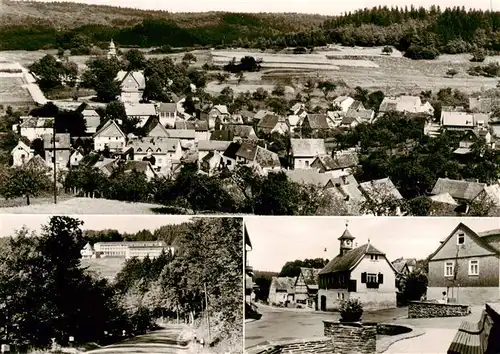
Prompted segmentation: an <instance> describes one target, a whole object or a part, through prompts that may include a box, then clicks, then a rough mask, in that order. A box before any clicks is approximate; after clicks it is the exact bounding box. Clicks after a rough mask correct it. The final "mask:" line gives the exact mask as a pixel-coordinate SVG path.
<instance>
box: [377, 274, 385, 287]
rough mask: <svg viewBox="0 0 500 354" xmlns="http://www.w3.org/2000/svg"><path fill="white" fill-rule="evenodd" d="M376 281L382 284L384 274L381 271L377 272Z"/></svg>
mask: <svg viewBox="0 0 500 354" xmlns="http://www.w3.org/2000/svg"><path fill="white" fill-rule="evenodd" d="M378 283H379V284H384V275H383V274H382V273H378Z"/></svg>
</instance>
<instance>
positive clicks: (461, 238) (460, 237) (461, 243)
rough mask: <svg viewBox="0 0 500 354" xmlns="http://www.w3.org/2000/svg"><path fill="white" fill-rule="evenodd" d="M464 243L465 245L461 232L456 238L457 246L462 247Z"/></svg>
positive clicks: (463, 235)
mask: <svg viewBox="0 0 500 354" xmlns="http://www.w3.org/2000/svg"><path fill="white" fill-rule="evenodd" d="M464 243H465V234H464V233H463V232H461V233H459V234H458V236H457V245H463V244H464Z"/></svg>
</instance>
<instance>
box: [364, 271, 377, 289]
mask: <svg viewBox="0 0 500 354" xmlns="http://www.w3.org/2000/svg"><path fill="white" fill-rule="evenodd" d="M366 287H367V288H368V289H378V279H377V274H372V273H368V274H367V275H366Z"/></svg>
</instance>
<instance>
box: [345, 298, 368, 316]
mask: <svg viewBox="0 0 500 354" xmlns="http://www.w3.org/2000/svg"><path fill="white" fill-rule="evenodd" d="M340 312H341V313H359V312H363V304H362V303H361V301H359V299H349V300H345V301H342V304H341V305H340Z"/></svg>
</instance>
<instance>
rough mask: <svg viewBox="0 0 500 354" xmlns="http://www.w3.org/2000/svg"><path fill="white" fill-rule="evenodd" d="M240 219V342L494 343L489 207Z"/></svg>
mask: <svg viewBox="0 0 500 354" xmlns="http://www.w3.org/2000/svg"><path fill="white" fill-rule="evenodd" d="M244 225H245V239H246V250H245V262H246V281H245V352H246V353H249V354H259V353H262V354H263V353H370V354H371V353H436V354H437V353H439V354H445V353H447V354H458V353H460V354H466V353H470V354H473V353H474V354H475V353H478V354H479V353H500V220H499V219H498V218H471V217H466V218H459V217H456V218H455V217H447V218H436V217H433V218H414V217H413V218H405V217H392V218H391V217H388V218H384V217H376V218H375V217H348V218H339V217H303V218H301V217H245V218H244Z"/></svg>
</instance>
